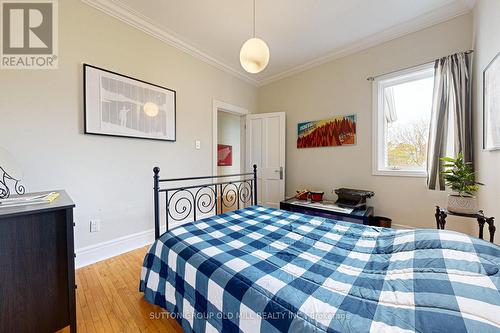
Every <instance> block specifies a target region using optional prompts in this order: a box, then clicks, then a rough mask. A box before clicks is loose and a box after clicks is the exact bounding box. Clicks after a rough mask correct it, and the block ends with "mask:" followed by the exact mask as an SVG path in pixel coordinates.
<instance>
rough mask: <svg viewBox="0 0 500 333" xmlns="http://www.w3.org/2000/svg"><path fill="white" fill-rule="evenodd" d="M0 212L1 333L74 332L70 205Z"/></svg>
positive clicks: (66, 201)
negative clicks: (66, 330) (66, 329)
mask: <svg viewBox="0 0 500 333" xmlns="http://www.w3.org/2000/svg"><path fill="white" fill-rule="evenodd" d="M57 192H59V193H60V196H59V198H58V199H57V200H55V201H54V202H52V203H48V204H38V205H29V206H18V207H4V208H0V267H1V273H0V295H1V296H0V313H1V320H0V332H38V333H45V332H47V333H48V332H55V331H57V330H60V329H62V328H64V327H66V326H68V325H70V328H71V333H73V332H76V310H75V309H76V308H75V288H76V287H75V253H74V244H73V207H75V204H74V203H73V201H72V200H71V198H70V197H69V196H68V195H67V194H66V192H64V191H57Z"/></svg>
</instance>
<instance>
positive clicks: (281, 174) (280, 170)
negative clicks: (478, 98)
mask: <svg viewBox="0 0 500 333" xmlns="http://www.w3.org/2000/svg"><path fill="white" fill-rule="evenodd" d="M274 172H276V173H278V172H279V174H280V180H283V167H280V168H279V169H278V170H274Z"/></svg>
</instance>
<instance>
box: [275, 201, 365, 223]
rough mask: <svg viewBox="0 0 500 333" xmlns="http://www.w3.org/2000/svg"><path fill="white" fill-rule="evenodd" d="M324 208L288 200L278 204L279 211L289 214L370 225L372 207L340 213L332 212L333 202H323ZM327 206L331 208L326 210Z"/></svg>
mask: <svg viewBox="0 0 500 333" xmlns="http://www.w3.org/2000/svg"><path fill="white" fill-rule="evenodd" d="M322 203H323V204H324V206H325V207H324V208H321V206H319V205H315V206H311V205H307V204H304V203H302V202H301V201H299V200H297V199H295V198H290V199H287V200H284V201H281V202H280V209H283V210H287V211H289V212H297V213H302V214H307V215H313V216H320V217H326V218H329V219H334V220H339V221H346V222H351V223H358V224H366V225H368V224H370V223H369V219H370V216H373V212H374V209H373V207H364V208H356V209H354V210H352V212H350V213H349V212H342V211H336V210H334V207H335V206H336V204H335V203H334V202H333V201H327V200H323V202H322ZM328 205H330V206H332V208H331V209H328V207H327V206H328Z"/></svg>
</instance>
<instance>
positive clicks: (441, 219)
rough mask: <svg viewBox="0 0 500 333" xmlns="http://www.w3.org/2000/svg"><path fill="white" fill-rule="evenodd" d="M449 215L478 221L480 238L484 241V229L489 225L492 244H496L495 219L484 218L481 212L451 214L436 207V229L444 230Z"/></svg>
mask: <svg viewBox="0 0 500 333" xmlns="http://www.w3.org/2000/svg"><path fill="white" fill-rule="evenodd" d="M448 215H451V216H460V217H467V218H472V219H476V220H477V224H478V225H479V238H481V239H483V228H484V224H485V223H488V230H489V232H490V242H492V243H493V242H494V240H495V231H496V227H495V218H494V217H486V216H484V212H483V211H482V210H480V211H479V212H477V213H475V214H462V213H454V212H450V211H448V210H447V209H444V208H440V207H439V206H436V214H435V216H436V227H437V228H438V229H443V230H444V226H445V224H446V217H447V216H448Z"/></svg>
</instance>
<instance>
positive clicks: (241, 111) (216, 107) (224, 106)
mask: <svg viewBox="0 0 500 333" xmlns="http://www.w3.org/2000/svg"><path fill="white" fill-rule="evenodd" d="M212 105H213V106H212V175H213V176H217V158H216V157H215V156H216V154H217V139H218V138H217V133H218V128H217V124H218V122H217V115H218V112H219V111H223V112H227V113H232V114H235V115H237V116H240V117H241V116H245V115H247V114H249V112H248V109H245V108H243V107H241V106H237V105H233V104H229V103H226V102H222V101H219V100H216V99H214V100H213V103H212Z"/></svg>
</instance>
